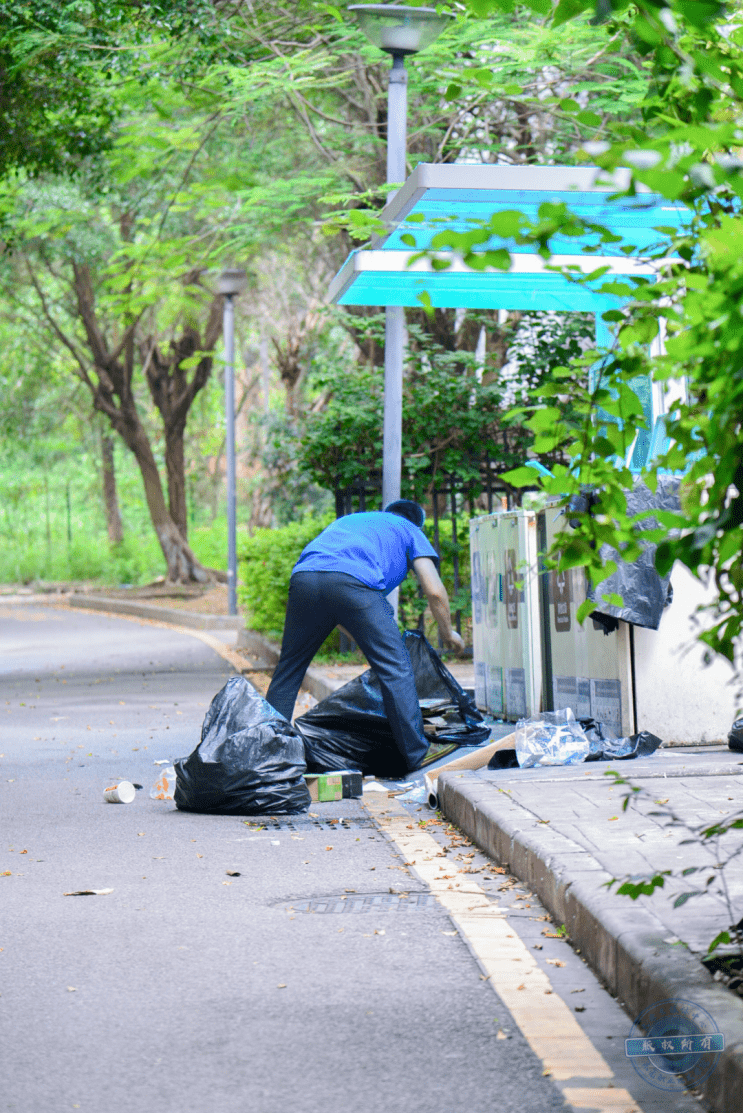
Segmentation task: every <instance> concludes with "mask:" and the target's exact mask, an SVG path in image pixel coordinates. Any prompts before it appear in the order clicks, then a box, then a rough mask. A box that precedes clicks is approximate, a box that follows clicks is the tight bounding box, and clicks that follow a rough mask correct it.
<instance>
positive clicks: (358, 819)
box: [243, 815, 377, 831]
mask: <svg viewBox="0 0 743 1113" xmlns="http://www.w3.org/2000/svg"><path fill="white" fill-rule="evenodd" d="M243 822H244V823H245V825H246V826H247V827H251V828H254V829H256V830H257V829H258V828H261V829H263V830H264V831H344V830H345V831H350V830H351V829H352V828H353V829H356V828H357V827H366V828H368V827H373V828H376V826H377V825H376V823H375V822H374V820H373V819H371V818H370V817H368V816H365V815H359V816H356V815H348V816H341V817H339V818H334V817H333V816H328V818H327V819H325V817H324V816H317V817H312V816H306V815H286V816H275V815H267V816H259V815H254V816H251V817H250V819H246V820H244V821H243Z"/></svg>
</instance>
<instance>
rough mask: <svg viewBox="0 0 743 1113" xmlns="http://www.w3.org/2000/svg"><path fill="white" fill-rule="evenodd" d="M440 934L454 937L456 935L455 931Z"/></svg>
mask: <svg viewBox="0 0 743 1113" xmlns="http://www.w3.org/2000/svg"><path fill="white" fill-rule="evenodd" d="M441 934H442V935H456V934H457V933H456V931H442V932H441Z"/></svg>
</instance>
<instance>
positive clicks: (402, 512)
mask: <svg viewBox="0 0 743 1113" xmlns="http://www.w3.org/2000/svg"><path fill="white" fill-rule="evenodd" d="M384 510H385V513H386V514H399V516H400V517H401V518H407V520H408V521H409V522H412V523H413V525H414V526H418V528H419V529H420V528H421V526H422V525H423V523H424V522H425V520H426V512H425V510H424V509H423V507H422V506H421V505H420V503H417V502H413V501H412V499H397V500H396V501H395V502H390V503H388V504H387V506H385V508H384Z"/></svg>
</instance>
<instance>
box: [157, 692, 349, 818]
mask: <svg viewBox="0 0 743 1113" xmlns="http://www.w3.org/2000/svg"><path fill="white" fill-rule="evenodd" d="M337 764H338V763H337V761H336V762H334V764H333V765H332V766H331V768H336V767H337ZM175 770H176V789H175V796H174V799H175V805H176V807H177V808H179V809H181V810H182V811H190V812H205V813H208V814H217V815H220V814H221V815H274V814H279V815H295V814H297V813H298V812H306V811H307V809H308V807H309V804H310V794H309V790H308V788H307V785H306V783H305V781H304V778H303V774H304V772H305V770H306V765H305V755H304V745H303V743H302V736H301V735H300V734H299V732H298V731H297V730H295V729H294V727H293V726H292V724H291V723H289V722H288V721H287V720H286V719H285V718H284V717H283V715H280V714H279V713H278V712H277V711H276V710H274V708H273V707H271V705H270V704H269V703H267V702H266V700H265V699H263V697H262V696H260V695H259V694H258V693H257V692H256V690H255V688H253V686H252V685H251V684H250V683H249V682H248V681H247V680H246V679H245V677H243V676H233V677H231V678H230V679H229V680H228V681H227V683H226V684H225V686H224V687H223V688H222V690H221V691H220V692H218V693H217V695H216V696H215V697H214V699H213V700H212V702H211V705H210V707H209V710H208V711H207V713H206V717H205V719H204V724H203V726H202V728H201V741H200V743H199V745H198V746H197V747H196V749H195V750H194V751H193V753H192V754H191V755H190V756H189V757H187V758H182V759H181V760H179V761H177V762H176V763H175Z"/></svg>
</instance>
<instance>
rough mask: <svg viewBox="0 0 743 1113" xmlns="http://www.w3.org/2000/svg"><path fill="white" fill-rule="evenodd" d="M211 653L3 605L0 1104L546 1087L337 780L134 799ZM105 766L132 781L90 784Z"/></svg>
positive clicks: (136, 1112)
mask: <svg viewBox="0 0 743 1113" xmlns="http://www.w3.org/2000/svg"><path fill="white" fill-rule="evenodd" d="M231 671H232V670H231V668H230V666H229V665H228V664H227V663H226V662H225V661H223V660H222V659H221V658H220V657H219V656H218V655H217V654H216V653H214V652H213V651H212V650H211V649H209V648H208V647H207V646H205V645H204V644H203V643H201V642H200V641H198V640H197V639H195V638H192V637H189V636H187V635H186V634H182V633H178V632H174V631H170V630H163V629H159V628H156V627H152V626H147V625H144V624H140V623H137V622H133V621H128V620H126V619H123V618H109V617H106V616H104V615H88V614H84V613H79V612H73V611H67V610H65V609H63V608H59V609H55V608H53V607H45V606H41V605H35V604H34V605H30V604H28V605H24V606H8V605H5V606H0V755H2V756H1V757H0V814H1V815H2V836H1V838H2V843H1V844H0V875H2V876H0V886H2V888H1V889H0V892H2V905H1V906H2V926H1V931H0V934H1V938H0V947H1V948H2V951H0V993H1V994H2V995H1V996H0V1048H2V1052H0V1054H1V1055H2V1085H1V1087H0V1110H12V1111H14V1113H57V1111H62V1110H71V1109H80V1110H82V1111H89V1113H108V1111H116V1113H152V1111H153V1110H157V1111H158V1113H171V1111H173V1113H175V1111H178V1113H212V1111H214V1113H233V1111H234V1113H238V1111H239V1113H279V1111H280V1113H286V1111H287V1110H298V1111H300V1113H328V1111H329V1113H341V1111H342V1113H397V1111H405V1113H419V1111H420V1113H422V1111H424V1110H425V1111H429V1110H434V1111H436V1113H485V1111H489V1110H493V1109H496V1108H497V1109H498V1110H499V1111H503V1113H510V1111H514V1113H516V1111H519V1113H522V1111H524V1110H527V1111H533V1113H549V1111H550V1110H557V1109H562V1108H564V1104H563V1098H562V1095H561V1093H560V1091H559V1090H558V1088H557V1087H556V1085H555V1084H554V1083H553V1082H552V1081H551V1080H550V1079H549V1078H545V1077H543V1074H542V1063H541V1062H540V1061H539V1059H538V1058H537V1057H536V1055H535V1054H534V1053H533V1052H532V1051H531V1049H530V1047H529V1045H528V1044H527V1042H526V1040H525V1039H524V1037H523V1036H522V1034H521V1033H520V1032H519V1030H518V1028H516V1027H515V1026H514V1025H513V1024H509V1023H508V1021H507V1015H506V1010H504V1007H503V1005H502V1004H501V1003H500V1002H499V1001H498V999H497V997H496V995H495V994H494V992H493V990H492V989H491V988H490V986H489V985H488V984H487V982H486V981H484V980H483V978H482V976H481V972H480V969H479V967H478V965H477V964H476V962H475V960H474V959H473V957H472V955H471V954H470V951H469V950H468V948H467V946H466V944H465V942H464V940H463V939H462V937H461V935H459V934H457V933H456V932H452V924H451V921H450V919H449V917H448V916H447V914H446V913H445V912H444V911H443V909H442V908H441V907H440V905H438V904H437V903H436V902H435V901H434V900H433V898H432V897H430V894H427V892H426V890H425V886H423V885H422V883H420V882H419V881H418V880H416V879H415V878H413V877H411V876H410V874H409V873H408V872H407V871H406V870H405V869H404V867H402V865H401V860H400V858H399V857H398V854H397V851H396V848H395V845H394V844H393V843H391V842H390V841H388V840H387V839H386V838H385V836H384V835H383V834H382V833H381V832H380V831H379V830H378V829H377V828H376V827H375V826H374V824H373V821H372V820H371V818H370V817H369V816H368V814H367V813H366V812H365V811H364V810H363V809H362V807H361V806H360V804H359V803H358V802H350V801H347V802H345V803H341V804H334V805H328V804H326V805H318V806H316V807H313V809H312V812H313V815H311V816H308V817H305V818H297V819H295V820H293V821H292V822H287V821H283V822H282V823H280V824H279V825H277V826H275V827H274V826H271V827H268V828H263V829H257V827H256V825H255V823H254V822H253V821H250V820H248V821H244V820H243V819H241V818H240V817H234V816H233V817H226V816H225V817H222V816H201V815H193V814H187V813H180V812H178V811H177V810H175V809H174V807H173V806H172V804H169V803H163V802H158V801H154V800H151V799H150V798H149V795H148V790H149V787H150V785H151V784H152V783H153V781H154V780H155V777H156V775H157V773H158V769H159V767H158V766H157V765H155V764H154V763H155V762H156V761H159V760H163V759H173V758H176V757H180V756H184V755H185V754H187V753H188V752H189V751H190V750H191V749H192V748H193V747H194V746H195V745H196V743H197V742H198V737H199V728H200V724H201V721H202V719H203V716H204V713H205V711H206V708H207V706H208V704H209V702H210V700H211V698H212V697H213V695H214V694H215V693H216V692H217V691H218V690H219V688H220V687H221V686H222V684H223V683H224V681H225V680H226V679H227V677H228V676H229V675H230V674H231ZM122 778H126V779H128V780H131V781H133V782H136V783H138V784H141V785H143V786H144V787H143V789H142V790H141V791H139V792H138V793H137V797H136V799H135V801H134V803H133V804H131V805H129V806H124V805H114V804H107V803H106V802H105V801H104V799H103V789H104V788H105V787H106V786H107V785H109V784H111V783H113V782H114V781H116V780H119V779H122ZM339 820H342V822H339ZM6 871H9V873H8V872H6ZM227 871H232V872H233V873H235V872H236V873H238V874H239V876H230V875H229V874H228V872H227ZM82 889H112V890H113V891H112V892H111V893H109V894H108V895H103V896H85V897H82V896H81V897H77V896H65V895H64V894H65V893H68V892H72V891H75V890H82ZM390 889H394V890H397V891H403V892H409V893H410V894H411V897H412V898H413V900H411V899H410V898H408V899H407V900H405V899H403V900H397V899H396V897H395V896H394V895H390ZM359 894H363V895H366V896H367V898H368V899H366V900H365V901H360V900H357V902H356V904H357V907H358V910H354V911H345V912H340V911H339V909H340V908H344V907H347V906H346V905H344V904H343V900H342V898H344V897H345V898H346V900H348V899H350V898H351V897H352V896H355V897H357V896H358V895H359ZM325 898H332V899H331V900H330V901H329V902H328V901H327V900H326V899H325ZM390 899H391V901H392V907H385V905H384V900H387V901H390ZM313 901H314V902H317V903H316V904H315V905H314V906H313V904H312V902H313ZM560 945H561V946H563V947H564V944H560ZM565 949H566V950H567V948H565ZM576 963H578V965H580V962H579V960H578V959H576ZM504 1017H506V1019H504ZM505 1033H507V1034H505Z"/></svg>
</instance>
